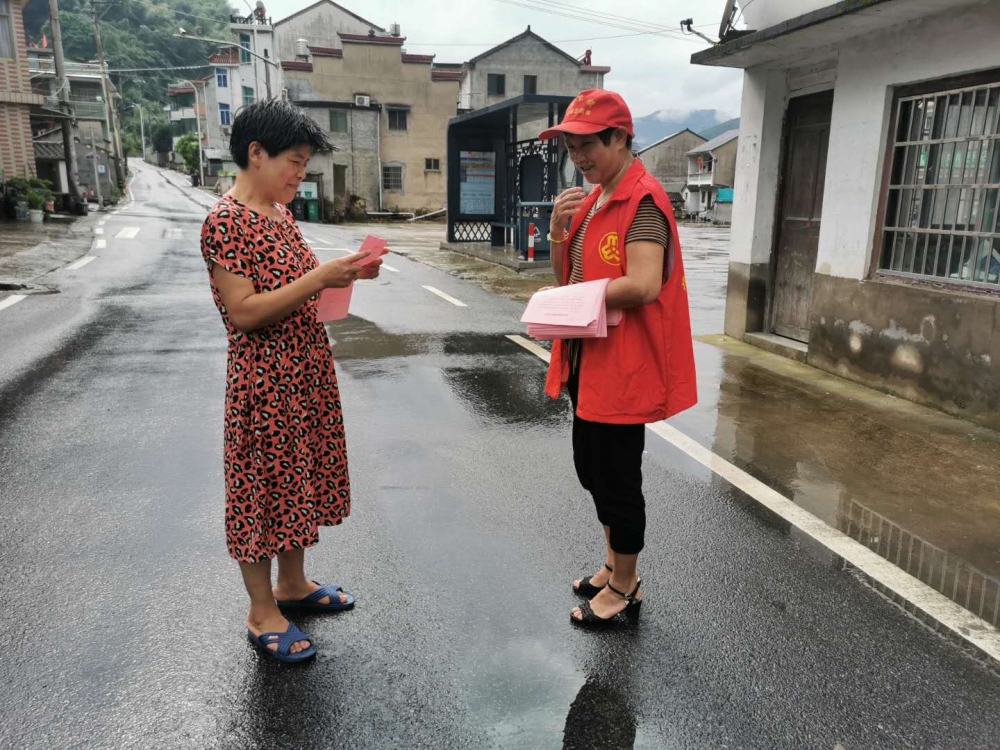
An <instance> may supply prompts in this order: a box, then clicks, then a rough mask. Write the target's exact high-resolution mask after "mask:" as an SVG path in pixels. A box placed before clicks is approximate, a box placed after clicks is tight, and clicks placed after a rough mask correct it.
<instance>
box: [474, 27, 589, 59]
mask: <svg viewBox="0 0 1000 750" xmlns="http://www.w3.org/2000/svg"><path fill="white" fill-rule="evenodd" d="M529 38H530V39H534V40H536V41H538V42H541V43H542V44H543V45H545V46H546V47H548V48H549V49H550V50H552V51H553V52H555V53H556V54H558V55H562V56H563V57H564V58H566V59H567V60H569V61H570V62H572V63H573V64H575V65H579V64H580V61H579V60H577V59H576V58H574V57H572V56H571V55H569V54H567V53H566V52H565V50H561V49H559V48H558V47H557V46H556V45H554V44H552V42H549V41H547V40H545V39H542V37H540V36H538V34H536V33H535V32H534V31H532V30H531V27H530V26H529V27H528V28H527V29H525V30H524V31H522V32H521V33H520V34H518V35H517V36H515V37H511V38H510V39H508V40H507V41H506V42H503V43H502V44H498V45H497V46H496V47H493V48H491V49H488V50H486V51H485V52H483V53H482V54H481V55H476V56H475V57H473V58H472V59H471V60H469V65H475V64H476V63H477V62H479V61H480V60H482V59H483V58H484V57H489V56H490V55H492V54H493V53H494V52H496V51H498V50H502V49H503V48H504V47H509V46H510V45H512V44H514V43H515V42H519V41H521V40H522V39H529Z"/></svg>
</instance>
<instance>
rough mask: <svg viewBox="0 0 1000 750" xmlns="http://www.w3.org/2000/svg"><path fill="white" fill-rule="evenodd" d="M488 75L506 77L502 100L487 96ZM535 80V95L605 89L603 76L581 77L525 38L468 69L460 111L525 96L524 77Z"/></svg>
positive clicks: (569, 64)
mask: <svg viewBox="0 0 1000 750" xmlns="http://www.w3.org/2000/svg"><path fill="white" fill-rule="evenodd" d="M490 73H501V74H503V75H506V76H507V80H506V84H507V90H506V93H505V94H504V95H503V96H488V95H487V91H488V89H487V80H488V79H487V77H488V75H489V74H490ZM526 75H533V76H537V78H538V88H537V91H536V93H538V94H557V95H562V96H576V95H577V94H578V93H580V92H581V91H583V90H584V89H600V88H604V74H602V73H581V72H580V66H579V65H578V64H576V63H574V62H571V61H569V60H567V59H566V58H565V57H563V56H562V55H560V54H559V53H558V52H554V51H553V50H551V49H549V48H548V47H546V46H545V45H544V44H542V43H541V42H539V41H538V40H537V39H534V38H532V37H527V38H524V39H520V40H518V41H516V42H514V43H513V44H510V45H508V46H507V47H503V48H501V49H499V50H497V51H496V52H494V53H493V54H492V55H490V56H489V57H485V58H483V59H482V60H479V61H478V62H477V63H475V65H470V67H469V70H468V72H467V74H466V77H465V79H464V80H463V97H462V100H461V106H462V108H463V109H480V108H481V107H486V106H489V105H490V104H496V103H497V102H501V101H503V100H504V99H510V98H512V97H515V96H520V95H521V94H523V93H524V76H526Z"/></svg>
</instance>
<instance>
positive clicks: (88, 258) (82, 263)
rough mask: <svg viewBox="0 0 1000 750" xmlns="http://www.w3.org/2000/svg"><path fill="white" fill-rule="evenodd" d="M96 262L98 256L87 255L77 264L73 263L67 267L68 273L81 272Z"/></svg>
mask: <svg viewBox="0 0 1000 750" xmlns="http://www.w3.org/2000/svg"><path fill="white" fill-rule="evenodd" d="M95 260H97V256H95V255H86V256H84V257H83V258H80V260H78V261H77V262H76V263H71V264H69V265H68V266H66V270H67V271H79V270H80V269H81V268H83V267H84V266H85V265H87V264H88V263H91V262H92V261H95Z"/></svg>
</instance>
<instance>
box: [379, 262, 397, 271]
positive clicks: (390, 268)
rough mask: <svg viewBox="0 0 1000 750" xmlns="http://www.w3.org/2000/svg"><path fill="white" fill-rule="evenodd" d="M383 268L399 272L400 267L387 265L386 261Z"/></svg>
mask: <svg viewBox="0 0 1000 750" xmlns="http://www.w3.org/2000/svg"><path fill="white" fill-rule="evenodd" d="M382 268H384V269H385V270H386V271H392V272H393V273H399V269H398V268H393V267H392V266H387V265H386V264H385V263H383V264H382Z"/></svg>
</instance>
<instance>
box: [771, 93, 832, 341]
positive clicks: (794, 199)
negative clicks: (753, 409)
mask: <svg viewBox="0 0 1000 750" xmlns="http://www.w3.org/2000/svg"><path fill="white" fill-rule="evenodd" d="M832 112H833V92H832V91H828V92H823V93H821V94H813V95H812V96H803V97H799V98H796V99H792V100H791V102H790V103H789V105H788V119H787V121H786V125H785V139H784V140H785V157H784V168H783V173H782V196H781V210H780V213H779V215H778V242H777V245H776V258H775V268H774V296H773V300H772V314H771V329H772V331H773V332H774V333H777V334H778V335H779V336H786V337H788V338H791V339H795V340H796V341H803V342H808V341H809V311H810V308H811V306H812V286H813V274H814V273H815V271H816V254H817V252H818V249H819V229H820V223H821V220H822V217H823V182H824V180H825V179H826V155H827V148H828V146H829V143H830V119H831V115H832Z"/></svg>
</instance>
